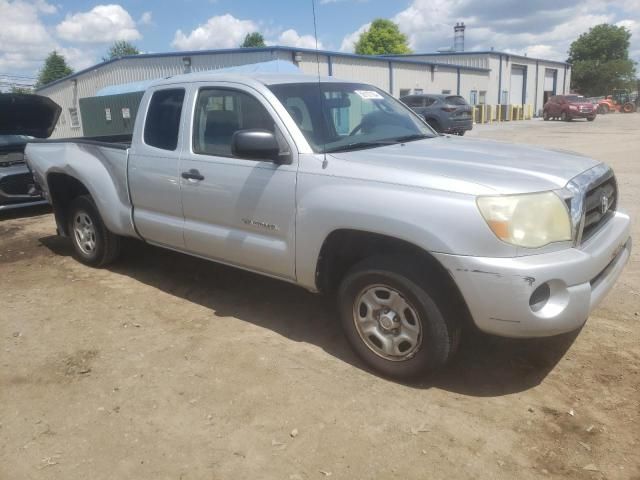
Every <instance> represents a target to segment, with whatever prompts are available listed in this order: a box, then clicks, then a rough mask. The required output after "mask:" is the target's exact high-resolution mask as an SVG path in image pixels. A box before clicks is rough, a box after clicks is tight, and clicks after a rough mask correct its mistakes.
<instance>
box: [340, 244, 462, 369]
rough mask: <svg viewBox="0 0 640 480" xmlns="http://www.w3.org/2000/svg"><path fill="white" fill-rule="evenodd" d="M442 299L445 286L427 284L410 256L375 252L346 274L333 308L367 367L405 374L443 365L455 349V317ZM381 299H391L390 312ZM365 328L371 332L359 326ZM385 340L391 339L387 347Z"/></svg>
mask: <svg viewBox="0 0 640 480" xmlns="http://www.w3.org/2000/svg"><path fill="white" fill-rule="evenodd" d="M385 297H386V298H385ZM444 299H445V296H444V292H442V293H440V292H439V291H438V289H437V288H434V287H432V286H430V285H429V284H428V281H427V278H426V276H425V274H424V270H423V269H421V268H420V265H416V262H415V259H412V258H410V257H406V256H400V255H389V256H378V257H371V258H368V259H365V260H363V261H362V262H360V263H358V264H357V265H355V266H354V267H353V268H351V270H350V271H349V272H348V273H347V274H346V275H345V277H344V278H343V280H342V282H341V284H340V287H339V289H338V310H339V312H340V318H341V321H342V326H343V329H344V332H345V334H346V336H347V339H348V341H349V343H350V344H351V346H352V348H353V349H354V350H355V352H356V353H357V354H358V356H359V357H360V358H361V359H362V360H363V361H364V362H365V363H366V364H367V365H368V366H369V367H371V368H373V369H374V370H376V371H378V372H380V373H382V374H383V375H385V376H387V377H391V378H394V379H397V380H409V379H413V378H416V377H422V376H425V375H426V374H428V373H429V372H433V371H435V370H437V369H439V368H441V367H443V366H444V365H445V364H446V363H447V362H448V361H449V360H450V358H451V357H452V356H453V355H454V353H455V351H456V349H457V346H458V341H459V338H460V327H459V323H460V322H458V321H457V319H456V318H455V317H456V315H455V314H454V313H452V312H453V311H452V310H451V313H446V311H449V309H448V308H447V307H446V306H447V305H449V304H450V302H446V301H445V300H444ZM385 302H393V306H392V307H391V309H390V311H389V312H385V307H384V305H385ZM390 305H391V303H390ZM396 310H398V311H399V312H401V314H398V312H396ZM363 315H364V316H363ZM383 317H385V318H383ZM366 323H369V324H370V326H369V327H367V325H366ZM366 328H368V330H369V331H370V332H371V334H369V335H367V333H368V332H364V331H363V330H364V329H366ZM403 336H404V337H406V338H408V340H403V339H402V337H403ZM383 340H385V341H384V342H383ZM385 343H386V344H387V345H390V346H389V347H387V348H386V351H385V348H384V345H385Z"/></svg>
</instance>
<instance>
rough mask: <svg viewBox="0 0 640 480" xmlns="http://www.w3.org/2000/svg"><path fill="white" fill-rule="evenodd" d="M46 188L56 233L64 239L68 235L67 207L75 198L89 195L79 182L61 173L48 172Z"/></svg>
mask: <svg viewBox="0 0 640 480" xmlns="http://www.w3.org/2000/svg"><path fill="white" fill-rule="evenodd" d="M47 186H48V190H49V199H50V201H51V205H52V206H53V213H54V217H55V220H56V225H57V227H58V233H59V234H60V235H62V236H65V237H66V236H68V235H69V227H68V218H67V215H68V213H69V205H70V204H71V202H72V201H73V200H74V199H75V198H77V197H79V196H81V195H91V193H90V192H89V190H88V189H87V187H86V186H85V185H84V184H83V183H82V182H81V181H80V180H78V179H77V178H75V177H73V176H72V175H69V174H68V173H62V172H50V173H49V174H48V175H47Z"/></svg>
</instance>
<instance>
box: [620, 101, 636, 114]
mask: <svg viewBox="0 0 640 480" xmlns="http://www.w3.org/2000/svg"><path fill="white" fill-rule="evenodd" d="M634 111H635V105H634V104H633V103H631V102H627V103H625V104H624V105H623V106H622V112H623V113H633V112H634Z"/></svg>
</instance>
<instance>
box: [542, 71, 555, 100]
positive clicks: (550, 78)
mask: <svg viewBox="0 0 640 480" xmlns="http://www.w3.org/2000/svg"><path fill="white" fill-rule="evenodd" d="M556 73H557V70H553V69H550V68H547V69H545V71H544V91H545V92H553V94H554V95H555V94H556V89H555V88H554V87H555V84H556Z"/></svg>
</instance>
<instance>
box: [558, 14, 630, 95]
mask: <svg viewBox="0 0 640 480" xmlns="http://www.w3.org/2000/svg"><path fill="white" fill-rule="evenodd" d="M630 39H631V32H629V30H627V29H626V28H625V27H617V26H615V25H609V24H606V23H603V24H601V25H596V26H595V27H593V28H591V29H589V31H588V32H586V33H583V34H582V35H580V37H578V39H577V40H575V41H574V42H573V43H572V44H571V47H570V48H569V59H568V60H567V61H568V62H569V63H571V64H572V67H571V87H572V88H573V89H575V90H576V91H578V92H580V93H582V94H583V95H585V96H588V97H594V96H599V95H607V94H609V93H611V90H612V89H614V88H629V87H631V86H632V83H633V82H634V79H635V65H634V62H633V61H632V60H630V59H629V40H630Z"/></svg>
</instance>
